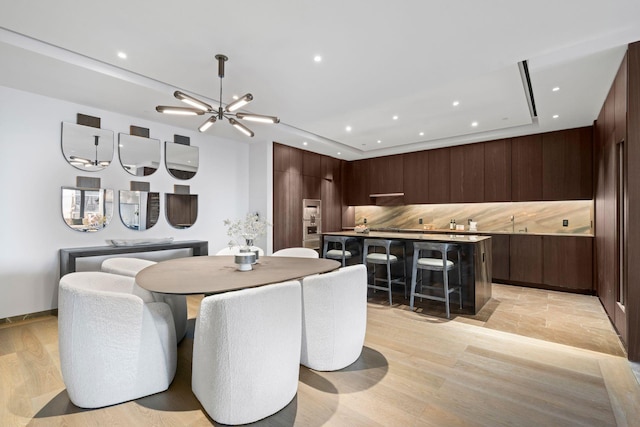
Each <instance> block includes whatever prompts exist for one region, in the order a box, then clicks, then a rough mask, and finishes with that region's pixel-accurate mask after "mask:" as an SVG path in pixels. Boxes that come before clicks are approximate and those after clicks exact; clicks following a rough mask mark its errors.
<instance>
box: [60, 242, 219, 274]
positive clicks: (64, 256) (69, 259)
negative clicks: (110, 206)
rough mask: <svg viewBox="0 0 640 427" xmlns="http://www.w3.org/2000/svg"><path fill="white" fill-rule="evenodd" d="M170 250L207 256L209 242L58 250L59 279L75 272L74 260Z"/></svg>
mask: <svg viewBox="0 0 640 427" xmlns="http://www.w3.org/2000/svg"><path fill="white" fill-rule="evenodd" d="M172 249H193V256H206V255H209V242H207V241H205V240H184V241H181V242H171V243H159V244H152V245H132V246H91V247H88V248H63V249H60V277H62V276H64V275H65V274H67V273H73V272H74V271H76V259H78V258H84V257H92V256H105V255H118V254H131V253H137V252H155V251H167V250H172Z"/></svg>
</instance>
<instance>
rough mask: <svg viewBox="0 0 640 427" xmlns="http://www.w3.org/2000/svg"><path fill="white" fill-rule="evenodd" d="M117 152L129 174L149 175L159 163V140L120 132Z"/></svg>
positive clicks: (156, 168)
mask: <svg viewBox="0 0 640 427" xmlns="http://www.w3.org/2000/svg"><path fill="white" fill-rule="evenodd" d="M118 153H119V154H120V164H122V167H123V168H124V170H126V171H127V172H129V173H130V174H131V175H135V176H147V175H151V174H152V173H154V172H155V171H156V170H158V166H159V165H160V140H159V139H152V138H145V137H143V136H135V135H128V134H126V133H120V134H118Z"/></svg>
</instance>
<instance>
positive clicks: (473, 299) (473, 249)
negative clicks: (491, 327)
mask: <svg viewBox="0 0 640 427" xmlns="http://www.w3.org/2000/svg"><path fill="white" fill-rule="evenodd" d="M323 236H347V237H353V238H355V239H357V240H358V241H359V243H360V247H362V243H363V241H364V239H390V240H398V241H402V242H404V246H405V253H406V260H405V262H406V266H407V277H406V281H407V288H408V289H409V290H410V283H411V265H412V257H413V242H416V241H417V242H421V241H422V242H424V241H428V242H448V243H457V244H460V246H461V248H462V254H461V256H462V260H461V264H462V265H461V268H462V301H463V307H464V308H463V312H465V313H472V314H476V313H477V312H478V311H480V309H481V308H482V307H483V306H484V305H485V304H486V302H487V301H489V299H491V263H492V258H491V237H490V236H478V235H473V234H420V233H402V232H384V231H370V232H368V233H357V232H355V231H336V232H326V233H323ZM399 255H400V256H401V255H402V254H401V253H400V254H399ZM360 262H362V260H360ZM399 264H401V263H399ZM451 274H452V275H454V273H451ZM435 277H437V276H435ZM453 277H455V276H453ZM456 308H457V307H455V304H452V309H453V310H454V312H456V311H457V310H456Z"/></svg>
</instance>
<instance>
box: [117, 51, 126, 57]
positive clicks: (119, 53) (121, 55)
mask: <svg viewBox="0 0 640 427" xmlns="http://www.w3.org/2000/svg"><path fill="white" fill-rule="evenodd" d="M118 58H120V59H127V54H126V53H124V52H118Z"/></svg>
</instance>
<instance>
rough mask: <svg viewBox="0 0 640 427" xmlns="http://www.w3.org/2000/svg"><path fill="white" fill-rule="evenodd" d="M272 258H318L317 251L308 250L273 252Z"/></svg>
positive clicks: (289, 249)
mask: <svg viewBox="0 0 640 427" xmlns="http://www.w3.org/2000/svg"><path fill="white" fill-rule="evenodd" d="M273 256H290V257H294V258H319V257H320V256H319V255H318V251H315V250H313V249H310V248H285V249H280V250H279V251H275V252H274V253H273Z"/></svg>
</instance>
